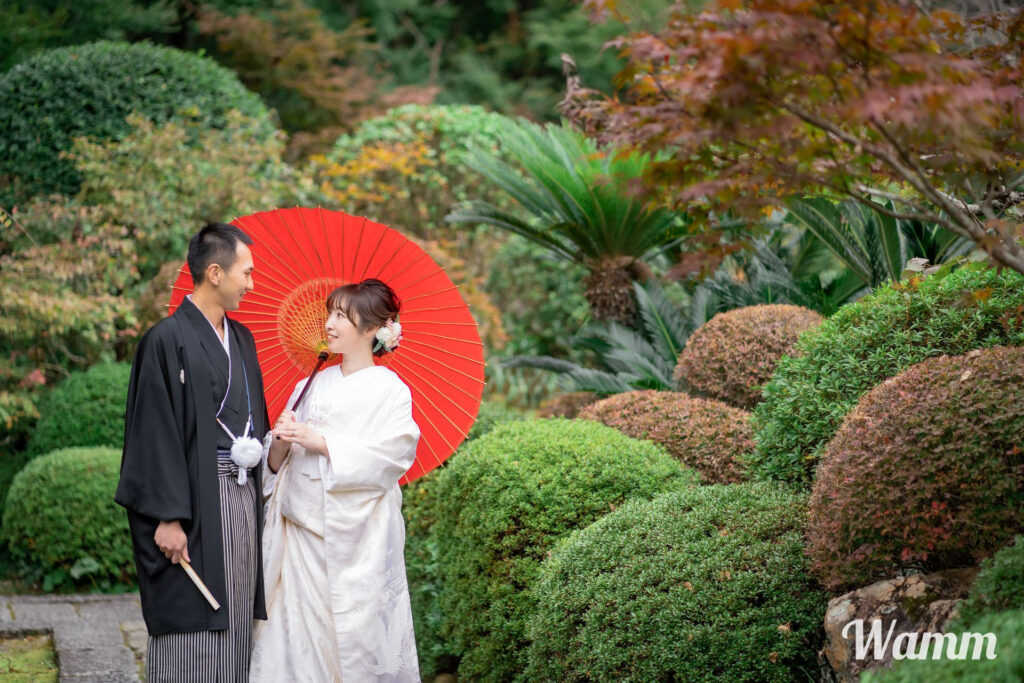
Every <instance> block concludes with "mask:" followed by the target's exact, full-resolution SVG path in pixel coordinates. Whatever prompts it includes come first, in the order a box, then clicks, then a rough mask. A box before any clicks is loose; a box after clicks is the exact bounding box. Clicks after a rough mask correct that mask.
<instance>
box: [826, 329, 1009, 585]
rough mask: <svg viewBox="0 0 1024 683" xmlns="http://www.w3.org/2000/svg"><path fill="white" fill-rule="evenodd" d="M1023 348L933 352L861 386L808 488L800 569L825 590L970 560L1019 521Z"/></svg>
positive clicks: (1005, 538)
mask: <svg viewBox="0 0 1024 683" xmlns="http://www.w3.org/2000/svg"><path fill="white" fill-rule="evenodd" d="M1021 396H1024V348H1021V347H995V348H991V349H984V350H976V351H971V352H970V353H968V354H966V355H964V356H939V357H936V358H930V359H928V360H926V361H924V362H923V363H920V364H918V365H915V366H913V367H912V368H910V369H908V370H906V371H905V372H903V373H901V374H899V375H897V376H896V377H894V378H892V379H891V380H888V381H886V382H884V383H883V384H881V385H879V386H878V387H876V388H875V389H873V390H872V391H870V392H869V393H867V394H865V395H864V396H863V397H862V398H861V400H860V402H859V403H858V404H857V407H856V408H855V409H854V410H853V411H852V412H851V413H850V414H849V415H848V416H847V418H846V420H845V421H844V422H843V425H842V427H841V428H840V429H839V432H838V433H837V434H836V436H835V438H834V439H833V440H832V442H831V443H830V444H829V446H828V449H827V451H826V454H825V456H824V458H823V461H822V464H821V467H820V469H819V471H818V476H817V479H816V480H815V483H814V488H813V491H812V494H811V503H810V510H809V521H808V530H807V535H808V541H809V554H810V557H811V560H812V568H813V569H814V571H815V572H816V573H817V574H818V575H819V577H820V578H821V580H822V582H823V583H824V584H825V585H827V586H828V587H830V588H833V589H840V588H843V587H849V586H857V585H864V584H866V583H870V582H872V581H875V580H879V579H884V578H889V577H891V576H893V575H895V573H896V572H898V571H900V570H904V569H908V568H918V569H927V570H937V569H946V568H950V567H958V566H969V565H973V564H977V562H978V560H980V559H981V558H983V557H986V556H988V555H991V554H992V553H994V552H995V551H996V550H998V549H999V548H1001V547H1003V546H1004V545H1006V544H1007V543H1008V542H1009V541H1010V540H1011V539H1012V538H1013V537H1014V535H1015V534H1017V533H1019V532H1020V530H1021V527H1022V520H1024V450H1022V444H1024V402H1022V401H1021Z"/></svg>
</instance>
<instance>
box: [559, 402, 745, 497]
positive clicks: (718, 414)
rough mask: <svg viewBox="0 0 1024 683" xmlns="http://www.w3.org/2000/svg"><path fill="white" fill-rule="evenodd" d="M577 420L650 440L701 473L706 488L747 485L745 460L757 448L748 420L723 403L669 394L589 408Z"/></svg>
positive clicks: (590, 406) (594, 405)
mask: <svg viewBox="0 0 1024 683" xmlns="http://www.w3.org/2000/svg"><path fill="white" fill-rule="evenodd" d="M579 417H580V418H581V419H585V420H595V421H597V422H600V423H602V424H606V425H608V426H609V427H614V428H616V429H618V430H619V431H620V432H622V433H623V434H625V435H626V436H631V437H633V438H634V439H649V440H651V441H653V442H654V443H656V444H658V445H659V446H661V447H663V448H664V449H665V450H666V451H668V452H669V453H670V454H671V455H673V456H675V457H676V458H678V459H679V460H680V461H681V462H682V463H683V464H684V465H687V466H688V467H692V468H693V469H695V470H697V472H698V473H700V478H701V481H702V482H703V483H708V484H731V483H733V482H737V481H742V480H743V479H744V468H743V465H742V462H741V457H742V456H743V455H744V454H746V453H748V452H750V451H751V450H752V449H753V447H754V442H753V439H752V438H751V431H750V427H749V425H748V418H749V414H748V413H746V412H744V411H742V410H740V409H739V408H733V407H731V406H727V405H726V404H724V403H722V402H721V401H715V400H712V399H705V398H693V397H691V396H687V395H686V394H681V393H673V392H669V391H630V392H626V393H622V394H616V395H614V396H611V397H609V398H606V399H604V400H602V401H598V402H597V403H594V404H592V405H589V406H587V407H586V408H584V409H583V410H581V411H580V414H579Z"/></svg>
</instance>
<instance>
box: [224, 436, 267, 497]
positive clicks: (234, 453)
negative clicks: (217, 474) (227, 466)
mask: <svg viewBox="0 0 1024 683" xmlns="http://www.w3.org/2000/svg"><path fill="white" fill-rule="evenodd" d="M262 459H263V444H262V443H260V442H259V440H258V439H254V438H252V437H251V436H243V437H240V438H237V439H235V442H234V443H233V444H231V462H233V463H235V464H236V465H238V485H239V486H244V485H245V482H246V481H247V479H248V474H249V473H248V472H247V470H248V469H249V468H250V467H255V466H256V465H258V464H259V463H260V461H261V460H262Z"/></svg>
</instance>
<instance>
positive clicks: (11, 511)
mask: <svg viewBox="0 0 1024 683" xmlns="http://www.w3.org/2000/svg"><path fill="white" fill-rule="evenodd" d="M120 470H121V453H120V451H116V450H114V449H112V448H66V449H63V450H59V451H54V452H53V453H49V454H47V455H44V456H42V457H40V458H36V459H35V460H33V461H31V462H30V463H28V464H27V465H25V467H24V468H23V469H22V470H21V472H19V473H18V475H17V476H16V477H15V478H14V482H13V483H12V484H11V489H10V493H9V495H8V496H7V504H6V507H5V508H4V515H3V526H2V527H0V540H2V541H3V542H5V543H7V544H8V546H9V548H10V551H11V555H12V556H13V557H14V558H16V559H17V560H19V561H21V562H23V563H24V564H25V566H26V567H27V569H28V572H29V576H28V577H27V578H30V579H35V578H38V579H41V580H42V581H43V588H44V589H45V590H47V591H50V590H53V589H57V588H67V587H71V586H74V585H81V584H85V583H91V584H92V585H94V586H98V587H100V588H111V587H114V586H116V585H120V584H131V583H132V581H133V580H134V576H135V563H134V560H133V558H132V545H131V538H130V536H129V533H128V517H127V516H126V515H125V514H124V510H123V509H121V508H120V507H119V506H118V505H117V503H115V502H114V490H115V489H116V488H117V480H118V477H119V475H120Z"/></svg>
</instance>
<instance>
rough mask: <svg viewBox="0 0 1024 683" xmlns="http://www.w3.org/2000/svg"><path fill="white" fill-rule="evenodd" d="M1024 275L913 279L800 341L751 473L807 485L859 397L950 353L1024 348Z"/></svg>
mask: <svg viewBox="0 0 1024 683" xmlns="http://www.w3.org/2000/svg"><path fill="white" fill-rule="evenodd" d="M1021 306H1024V277H1022V276H1021V275H1020V274H1019V273H1016V272H1013V271H1011V270H1009V269H1005V270H1003V271H1002V273H999V272H998V271H997V270H996V269H994V268H986V267H985V266H983V265H981V264H972V265H968V266H964V267H962V268H960V269H958V270H953V271H952V272H951V271H950V268H949V267H945V268H944V269H942V270H940V271H939V272H937V273H935V274H934V275H931V276H929V277H927V278H924V279H923V280H922V279H920V278H917V277H912V278H910V279H908V280H906V281H901V282H896V283H892V284H890V285H887V286H885V287H882V288H879V289H878V290H876V291H875V292H873V293H872V294H870V295H868V296H867V297H865V298H864V299H862V300H860V301H858V302H857V303H854V304H850V305H848V306H843V307H842V308H841V309H839V311H837V312H836V313H835V315H833V316H832V317H830V318H829V319H828V320H826V321H825V322H824V323H822V324H821V325H820V326H819V327H818V328H816V329H814V330H811V331H809V332H808V333H807V334H805V335H804V336H803V337H801V339H800V341H799V342H797V345H796V348H795V352H794V353H795V355H792V356H788V357H786V358H784V359H783V360H782V361H781V362H780V363H779V367H778V369H777V370H776V372H775V375H774V377H773V378H772V380H771V381H770V382H768V384H766V385H765V386H764V390H763V392H764V400H763V401H762V402H761V403H759V404H758V405H757V407H756V408H755V410H754V416H753V424H754V430H755V436H754V440H755V441H756V442H757V446H756V448H755V450H754V453H753V457H752V458H751V459H750V465H751V468H752V474H753V475H754V476H755V477H757V478H762V479H777V480H783V481H789V482H794V483H798V484H801V485H805V486H806V485H808V484H809V483H810V481H811V479H812V478H813V473H814V469H815V466H816V464H817V460H818V458H819V457H820V455H821V452H822V451H823V449H824V447H825V445H826V444H827V443H828V442H829V440H830V439H831V438H832V436H833V435H834V434H835V432H836V430H837V429H839V425H840V424H841V423H842V421H843V418H844V417H845V416H846V414H847V413H848V412H849V411H850V409H851V408H853V406H854V405H855V404H856V403H857V399H859V398H860V397H861V395H863V394H864V392H866V391H868V390H869V389H871V388H872V387H874V386H875V385H876V384H879V383H880V382H882V381H883V380H885V379H887V378H889V377H893V376H895V375H896V374H898V373H899V372H901V371H903V370H905V369H907V368H909V367H910V366H911V365H914V364H915V363H919V362H921V361H922V360H924V359H925V358H930V357H933V356H941V355H943V354H951V355H957V354H962V353H967V352H968V351H970V350H971V349H976V348H985V347H990V346H999V345H1012V346H1019V345H1024V318H1021V317H1020V316H1019V315H1018V312H1019V311H1020V310H1021V309H1020V307H1021Z"/></svg>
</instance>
